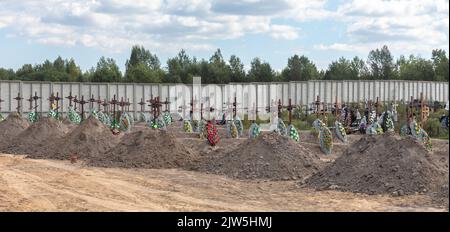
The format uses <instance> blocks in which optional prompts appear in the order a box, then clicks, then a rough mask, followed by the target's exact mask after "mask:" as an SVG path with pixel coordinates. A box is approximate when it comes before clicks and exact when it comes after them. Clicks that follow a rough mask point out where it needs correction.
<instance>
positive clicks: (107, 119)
mask: <svg viewBox="0 0 450 232" xmlns="http://www.w3.org/2000/svg"><path fill="white" fill-rule="evenodd" d="M97 117H98V120H100V122H102V123H103V124H105V125H106V126H108V127H110V126H111V118H110V117H109V116H108V115H107V114H105V113H103V112H102V111H99V112H98V113H97Z"/></svg>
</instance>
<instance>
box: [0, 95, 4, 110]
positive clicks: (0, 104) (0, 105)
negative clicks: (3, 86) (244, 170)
mask: <svg viewBox="0 0 450 232" xmlns="http://www.w3.org/2000/svg"><path fill="white" fill-rule="evenodd" d="M4 101H5V100H3V99H1V98H0V112H2V102H4Z"/></svg>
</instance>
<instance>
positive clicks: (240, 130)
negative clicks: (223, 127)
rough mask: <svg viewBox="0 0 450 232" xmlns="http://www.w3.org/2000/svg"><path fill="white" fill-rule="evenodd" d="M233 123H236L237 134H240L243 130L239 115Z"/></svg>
mask: <svg viewBox="0 0 450 232" xmlns="http://www.w3.org/2000/svg"><path fill="white" fill-rule="evenodd" d="M234 124H235V125H236V128H237V130H238V134H239V136H242V132H243V131H244V124H242V121H241V119H240V118H239V117H236V118H235V119H234Z"/></svg>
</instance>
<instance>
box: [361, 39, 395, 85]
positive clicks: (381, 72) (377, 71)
mask: <svg viewBox="0 0 450 232" xmlns="http://www.w3.org/2000/svg"><path fill="white" fill-rule="evenodd" d="M367 63H368V65H369V67H370V69H371V70H370V71H371V77H372V79H375V80H389V79H395V78H396V75H395V74H396V73H395V65H394V58H393V57H392V55H391V52H390V51H389V48H388V47H387V46H386V45H384V46H383V48H381V49H376V50H372V51H370V53H369V57H368V60H367Z"/></svg>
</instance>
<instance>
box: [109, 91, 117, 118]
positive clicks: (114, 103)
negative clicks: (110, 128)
mask: <svg viewBox="0 0 450 232" xmlns="http://www.w3.org/2000/svg"><path fill="white" fill-rule="evenodd" d="M117 103H118V101H117V100H116V95H115V94H114V97H113V99H112V100H111V101H110V102H109V104H111V105H113V115H114V116H113V117H114V120H115V119H116V117H117V115H116V105H117Z"/></svg>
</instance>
